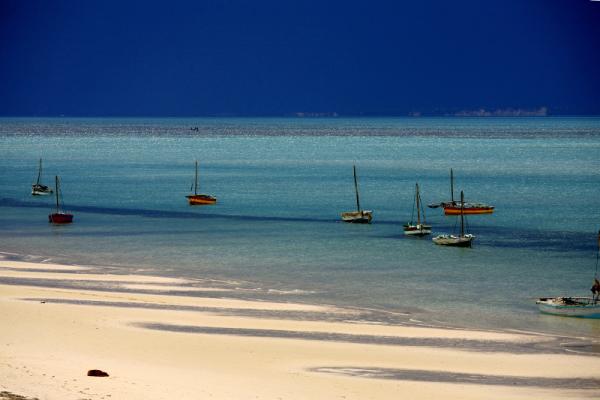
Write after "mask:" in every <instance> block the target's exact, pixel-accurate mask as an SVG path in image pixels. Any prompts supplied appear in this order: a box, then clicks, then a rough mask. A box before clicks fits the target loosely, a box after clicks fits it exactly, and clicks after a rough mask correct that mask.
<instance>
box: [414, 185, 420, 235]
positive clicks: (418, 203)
mask: <svg viewBox="0 0 600 400" xmlns="http://www.w3.org/2000/svg"><path fill="white" fill-rule="evenodd" d="M415 186H416V188H417V192H416V193H417V194H416V196H417V225H421V201H420V200H421V196H419V184H418V183H415Z"/></svg>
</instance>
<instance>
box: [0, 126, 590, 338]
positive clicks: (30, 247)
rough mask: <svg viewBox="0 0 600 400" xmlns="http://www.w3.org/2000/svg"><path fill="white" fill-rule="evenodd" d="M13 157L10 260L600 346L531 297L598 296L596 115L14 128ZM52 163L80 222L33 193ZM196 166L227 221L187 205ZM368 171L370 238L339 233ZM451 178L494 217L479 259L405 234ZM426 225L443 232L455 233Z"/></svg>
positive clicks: (2, 169)
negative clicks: (136, 274) (60, 217)
mask: <svg viewBox="0 0 600 400" xmlns="http://www.w3.org/2000/svg"><path fill="white" fill-rule="evenodd" d="M191 127H198V131H195V130H190V128H191ZM0 155H1V157H0V184H1V185H2V188H3V191H2V195H0V251H4V252H11V253H17V254H20V255H37V256H40V257H42V258H50V259H52V260H54V261H57V262H68V263H81V264H92V265H105V266H113V267H115V268H117V269H123V270H126V269H127V270H129V269H134V270H141V271H142V272H143V273H148V274H162V275H171V276H184V277H197V278H205V277H210V278H215V279H225V280H236V281H238V282H239V284H240V286H243V287H245V288H250V289H252V288H255V289H257V288H262V289H267V290H268V289H271V291H272V292H273V293H283V294H281V300H301V301H306V302H319V303H321V302H325V303H333V304H341V305H353V306H359V307H371V308H381V309H385V310H389V311H400V312H410V313H412V314H411V317H412V318H413V319H415V320H419V321H424V322H427V323H440V324H444V325H446V324H449V325H459V326H475V327H481V328H503V329H526V330H536V331H541V332H553V333H560V334H565V335H583V336H593V337H600V320H595V321H591V320H578V319H568V318H559V317H553V316H545V315H540V314H539V313H538V312H537V309H536V307H535V304H534V300H533V298H534V297H536V296H550V295H588V294H589V287H590V286H591V281H592V278H593V275H594V267H595V262H596V258H595V257H596V235H597V231H598V229H599V228H600V189H599V187H598V183H599V182H600V180H599V179H598V178H599V177H600V157H599V156H600V119H598V118H497V119H496V118H481V119H478V118H473V119H470V118H464V119H461V118H449V119H446V118H420V119H409V118H382V119H366V118H365V119H342V118H340V119H294V118H289V119H268V118H265V119H0ZM40 157H42V158H43V159H44V176H43V180H44V183H46V184H52V183H53V176H54V175H55V174H59V175H60V176H61V178H62V189H63V197H64V201H65V205H66V207H67V208H68V209H70V210H72V211H74V213H75V223H74V224H73V225H70V226H60V227H55V226H50V225H49V224H48V223H47V214H48V212H49V210H50V209H51V207H52V202H53V199H52V198H48V197H38V198H33V197H32V196H30V184H31V183H32V181H33V180H35V177H36V176H37V160H38V158H40ZM195 159H198V160H199V163H200V186H201V191H203V192H207V193H210V194H213V195H215V196H217V197H218V199H219V200H218V204H217V205H216V206H206V207H190V206H188V205H187V202H186V199H185V197H184V196H185V195H186V194H188V191H189V189H190V184H191V182H192V180H193V176H194V169H193V168H194V160H195ZM354 163H355V164H356V165H357V170H358V175H359V186H360V191H361V204H362V205H363V206H364V207H365V208H366V209H372V210H373V211H374V220H373V224H371V225H369V226H356V225H349V224H344V223H341V222H339V218H338V217H339V213H340V212H342V211H349V210H352V209H353V207H354V206H355V204H354V201H355V200H354V191H353V180H352V164H354ZM450 168H454V173H455V178H456V179H455V188H456V190H457V192H458V191H459V190H464V192H465V196H466V198H467V200H473V201H482V202H488V203H492V204H494V205H495V206H496V212H495V213H494V214H493V215H481V216H471V217H469V218H468V228H469V231H470V232H471V233H473V234H475V235H476V236H477V238H476V241H475V244H474V246H473V248H471V249H456V248H443V247H438V246H435V245H434V244H433V243H432V242H431V240H430V239H429V238H424V239H418V238H408V237H404V236H403V234H402V224H403V223H405V222H407V221H408V220H409V219H410V218H411V213H412V208H413V196H414V184H415V182H417V181H418V182H419V184H420V187H421V194H422V197H423V201H424V202H425V203H431V202H436V201H441V200H447V199H448V197H449V196H450V188H449V169H450ZM426 214H427V220H428V222H430V223H431V224H432V225H433V231H434V234H436V233H442V232H452V231H453V229H455V225H456V220H457V218H456V217H444V216H443V215H441V211H440V210H439V209H438V210H433V209H426ZM278 291H281V292H278ZM257 293H262V292H260V291H257ZM257 295H258V294H257Z"/></svg>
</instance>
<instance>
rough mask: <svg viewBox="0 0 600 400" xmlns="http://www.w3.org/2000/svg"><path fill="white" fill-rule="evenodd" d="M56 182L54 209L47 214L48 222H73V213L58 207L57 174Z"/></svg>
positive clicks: (58, 188)
mask: <svg viewBox="0 0 600 400" xmlns="http://www.w3.org/2000/svg"><path fill="white" fill-rule="evenodd" d="M55 182H56V211H55V212H53V213H52V214H50V215H48V222H51V223H53V224H70V223H71V222H73V214H69V213H66V212H64V211H61V209H60V181H59V179H58V176H57V177H56V178H55Z"/></svg>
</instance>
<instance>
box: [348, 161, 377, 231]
mask: <svg viewBox="0 0 600 400" xmlns="http://www.w3.org/2000/svg"><path fill="white" fill-rule="evenodd" d="M352 169H353V171H354V191H355V193H356V209H357V211H348V212H343V213H342V221H344V222H350V223H355V224H369V223H371V219H372V218H373V211H368V210H362V209H361V208H360V196H359V194H358V181H357V179H356V165H354V166H352Z"/></svg>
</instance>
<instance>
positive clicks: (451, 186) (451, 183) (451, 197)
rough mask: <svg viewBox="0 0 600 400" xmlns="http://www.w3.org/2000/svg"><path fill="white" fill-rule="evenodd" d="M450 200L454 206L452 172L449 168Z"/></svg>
mask: <svg viewBox="0 0 600 400" xmlns="http://www.w3.org/2000/svg"><path fill="white" fill-rule="evenodd" d="M450 199H451V200H452V203H453V204H454V172H453V171H452V168H450Z"/></svg>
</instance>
